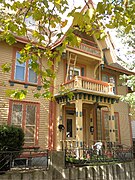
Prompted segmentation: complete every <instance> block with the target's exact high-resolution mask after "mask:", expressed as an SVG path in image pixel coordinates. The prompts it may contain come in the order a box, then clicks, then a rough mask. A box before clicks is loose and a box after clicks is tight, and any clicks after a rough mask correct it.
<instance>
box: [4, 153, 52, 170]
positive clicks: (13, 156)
mask: <svg viewBox="0 0 135 180" xmlns="http://www.w3.org/2000/svg"><path fill="white" fill-rule="evenodd" d="M48 159H49V155H48V150H36V151H35V150H23V151H21V152H18V151H0V173H2V172H5V171H7V170H9V169H11V168H44V169H47V168H48Z"/></svg>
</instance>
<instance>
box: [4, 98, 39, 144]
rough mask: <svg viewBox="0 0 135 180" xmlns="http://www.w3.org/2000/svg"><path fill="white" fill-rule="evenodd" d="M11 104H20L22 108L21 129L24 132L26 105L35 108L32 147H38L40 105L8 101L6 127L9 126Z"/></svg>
mask: <svg viewBox="0 0 135 180" xmlns="http://www.w3.org/2000/svg"><path fill="white" fill-rule="evenodd" d="M13 104H21V105H22V107H23V111H22V129H24V130H25V128H26V126H25V125H26V105H35V106H36V116H35V117H36V120H35V135H34V136H35V138H34V146H37V145H38V141H39V121H40V103H38V102H29V101H19V100H12V99H9V113H8V121H7V124H8V125H11V117H12V105H13ZM26 144H27V143H26ZM24 145H25V142H24ZM25 146H26V145H25ZM32 146H33V145H32Z"/></svg>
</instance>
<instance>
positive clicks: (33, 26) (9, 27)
mask: <svg viewBox="0 0 135 180" xmlns="http://www.w3.org/2000/svg"><path fill="white" fill-rule="evenodd" d="M82 1H83V0H82ZM84 1H85V3H86V11H81V10H80V7H72V9H70V6H69V3H68V0H44V1H43V0H29V1H24V0H23V1H20V0H15V1H14V0H9V1H0V25H1V31H0V39H1V40H5V41H6V42H7V43H8V44H9V45H12V44H14V43H16V41H17V40H16V37H25V38H26V40H27V41H28V43H27V44H26V45H25V47H24V48H23V49H22V50H21V52H20V53H21V57H20V59H19V62H21V63H24V62H26V61H28V60H29V59H31V63H30V67H31V68H32V69H33V70H34V72H36V73H37V75H39V76H40V77H41V79H42V84H43V86H42V90H43V91H42V92H38V93H35V94H34V97H36V98H39V97H40V96H42V97H44V98H47V99H49V98H52V94H51V93H50V92H49V90H50V87H52V85H53V81H54V78H55V72H56V71H57V67H56V69H55V66H54V59H55V62H56V64H58V63H59V61H60V59H61V55H62V52H63V51H64V49H65V47H66V45H67V44H69V45H71V46H74V45H75V46H78V45H79V43H80V38H78V37H77V36H76V35H75V34H74V31H75V30H79V31H82V32H86V33H87V34H89V35H92V34H94V35H95V37H96V38H97V39H100V38H103V37H105V31H104V30H105V28H106V27H107V28H116V27H119V26H123V27H124V30H125V32H126V33H128V32H129V31H130V30H131V29H132V26H133V25H134V24H135V18H134V17H133V14H134V9H135V3H134V1H133V0H130V1H129V0H121V1H120V0H115V1H114V0H103V1H102V2H99V3H98V4H97V8H95V9H93V8H92V5H91V4H90V3H88V2H87V1H86V0H84ZM64 17H65V18H64ZM71 18H72V19H73V21H72V26H71V27H70V29H68V27H69V25H71V23H70V19H71ZM67 29H68V30H67ZM63 37H64V38H63ZM62 38H63V42H62V44H61V45H59V46H57V47H56V48H53V45H54V43H55V42H58V41H59V40H60V39H62ZM42 58H45V59H46V60H47V66H46V67H44V66H43V63H42V61H41V59H42ZM41 66H42V69H41V68H40V67H41ZM2 68H3V71H6V72H8V71H9V69H10V66H9V65H8V64H5V65H3V67H2ZM22 93H23V91H21V92H18V90H15V91H14V92H12V93H9V94H10V95H11V94H12V97H14V98H18V99H20V97H21V98H24V97H25V96H26V92H25V91H24V95H22ZM18 94H19V95H18Z"/></svg>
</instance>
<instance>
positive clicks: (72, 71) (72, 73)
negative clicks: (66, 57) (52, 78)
mask: <svg viewBox="0 0 135 180" xmlns="http://www.w3.org/2000/svg"><path fill="white" fill-rule="evenodd" d="M74 76H81V68H73V67H70V70H69V79H72V77H74Z"/></svg>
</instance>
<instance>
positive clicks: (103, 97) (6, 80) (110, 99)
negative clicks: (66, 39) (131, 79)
mask: <svg viewBox="0 0 135 180" xmlns="http://www.w3.org/2000/svg"><path fill="white" fill-rule="evenodd" d="M75 33H76V35H77V36H78V37H79V38H81V40H82V41H81V43H80V46H79V47H71V46H69V45H67V47H66V49H65V51H64V52H63V54H62V57H61V61H60V62H59V65H58V67H57V71H56V79H55V80H54V84H53V87H54V88H51V89H50V91H52V93H53V95H54V97H55V100H50V101H49V100H45V99H43V98H39V99H36V98H35V99H34V98H33V92H36V91H39V90H40V88H41V86H42V83H41V79H40V77H38V76H37V75H36V74H35V73H34V71H33V70H32V69H31V68H30V67H29V62H30V61H28V62H26V63H23V64H20V63H19V61H18V60H17V58H18V57H19V56H20V54H19V51H20V50H21V49H22V48H23V47H24V45H25V43H26V42H27V41H26V39H25V38H17V43H15V44H14V45H12V46H9V45H8V44H6V42H4V41H1V42H0V66H1V65H2V64H4V63H10V64H11V71H10V72H9V73H3V72H2V70H1V69H0V77H1V78H0V86H1V90H0V124H14V125H16V126H18V127H22V128H23V129H24V132H25V146H27V147H28V146H30V147H40V148H41V149H45V148H46V149H55V150H60V149H65V148H71V147H74V148H76V147H77V148H82V147H91V146H92V145H93V144H95V143H96V142H98V141H101V142H103V144H104V145H105V146H108V145H110V146H113V145H117V144H124V145H127V146H132V132H131V122H130V116H129V106H128V104H126V103H125V102H121V101H120V95H125V94H126V93H127V91H128V88H127V87H126V86H123V85H122V82H121V81H120V80H119V75H120V74H124V73H125V74H129V75H130V74H132V73H131V72H129V71H127V70H126V69H125V68H123V67H122V66H121V65H119V64H118V63H117V57H116V54H115V51H114V48H115V47H114V45H113V43H112V41H111V39H110V37H109V35H107V37H106V38H105V39H104V40H97V39H96V38H95V37H94V35H93V36H89V35H87V34H85V33H84V32H83V33H82V32H79V31H76V32H75ZM61 43H62V40H60V41H58V42H57V44H55V45H54V48H55V47H57V46H61ZM42 62H43V63H44V65H45V66H46V60H45V59H42ZM42 65H43V64H42ZM54 66H57V65H56V64H55V60H54ZM61 87H64V88H65V89H66V90H67V91H68V92H70V93H72V97H71V98H69V96H68V92H67V91H65V92H63V93H61ZM7 89H11V90H14V89H25V90H28V95H27V97H26V99H25V100H15V99H12V98H9V97H7V96H6V90H7ZM41 91H42V88H41Z"/></svg>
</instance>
